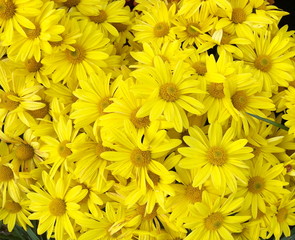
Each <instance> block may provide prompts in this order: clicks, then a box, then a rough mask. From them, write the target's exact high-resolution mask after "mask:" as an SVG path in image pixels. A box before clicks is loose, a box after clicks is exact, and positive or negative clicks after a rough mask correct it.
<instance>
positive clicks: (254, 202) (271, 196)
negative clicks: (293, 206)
mask: <svg viewBox="0 0 295 240" xmlns="http://www.w3.org/2000/svg"><path fill="white" fill-rule="evenodd" d="M249 167H250V168H249V172H248V174H247V179H248V180H247V183H246V184H241V187H240V188H239V190H238V195H239V196H244V197H245V200H244V203H243V209H242V210H246V209H251V214H252V216H253V218H256V217H257V214H258V210H260V211H261V212H263V213H265V212H266V206H267V205H273V204H275V203H276V202H277V201H278V199H279V198H281V197H282V195H283V194H288V193H289V191H288V190H287V189H284V186H286V185H288V183H287V182H285V181H282V180H278V179H277V177H278V176H279V175H280V174H282V173H283V171H284V167H283V164H277V165H275V166H271V164H270V163H265V161H264V160H263V159H254V160H253V161H251V162H250V163H249Z"/></svg>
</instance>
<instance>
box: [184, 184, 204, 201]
mask: <svg viewBox="0 0 295 240" xmlns="http://www.w3.org/2000/svg"><path fill="white" fill-rule="evenodd" d="M202 192H203V189H199V188H196V187H193V186H192V185H188V186H187V188H186V192H185V196H186V197H187V198H188V200H189V202H190V203H196V202H201V201H202Z"/></svg>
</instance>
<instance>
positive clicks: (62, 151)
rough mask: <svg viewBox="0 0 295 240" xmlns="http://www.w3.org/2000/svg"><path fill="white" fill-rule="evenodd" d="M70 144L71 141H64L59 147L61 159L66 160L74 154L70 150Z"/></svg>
mask: <svg viewBox="0 0 295 240" xmlns="http://www.w3.org/2000/svg"><path fill="white" fill-rule="evenodd" d="M68 143H69V141H67V140H64V141H62V142H61V143H60V144H59V146H58V153H59V155H60V156H61V157H63V158H66V157H68V156H70V155H71V154H72V151H71V149H69V148H68V147H67V146H66V145H67V144H68Z"/></svg>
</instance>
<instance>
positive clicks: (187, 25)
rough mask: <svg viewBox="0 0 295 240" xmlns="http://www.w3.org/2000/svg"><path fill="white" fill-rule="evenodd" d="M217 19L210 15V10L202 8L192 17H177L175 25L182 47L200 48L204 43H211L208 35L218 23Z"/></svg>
mask: <svg viewBox="0 0 295 240" xmlns="http://www.w3.org/2000/svg"><path fill="white" fill-rule="evenodd" d="M216 20H217V19H216V17H215V16H214V15H212V14H210V13H209V10H208V8H205V7H201V8H200V9H199V11H196V12H195V14H194V15H193V16H192V17H190V18H189V17H187V16H186V15H180V16H178V15H177V16H176V17H175V20H174V21H173V23H174V24H175V29H174V30H175V33H176V36H177V38H178V39H179V40H180V41H181V42H182V44H183V45H182V47H183V48H186V47H187V46H192V45H194V44H195V45H196V46H197V47H199V46H200V45H201V44H202V43H205V42H208V41H210V39H211V37H210V35H209V34H208V33H209V32H210V31H211V30H212V28H213V26H214V25H215V22H216Z"/></svg>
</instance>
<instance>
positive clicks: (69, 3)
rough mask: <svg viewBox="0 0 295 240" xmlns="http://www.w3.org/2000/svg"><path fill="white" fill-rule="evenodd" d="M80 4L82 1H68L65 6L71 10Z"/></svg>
mask: <svg viewBox="0 0 295 240" xmlns="http://www.w3.org/2000/svg"><path fill="white" fill-rule="evenodd" d="M79 3H80V0H67V1H66V2H64V3H63V5H64V6H66V7H68V8H71V7H76V6H77V5H78V4H79Z"/></svg>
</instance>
